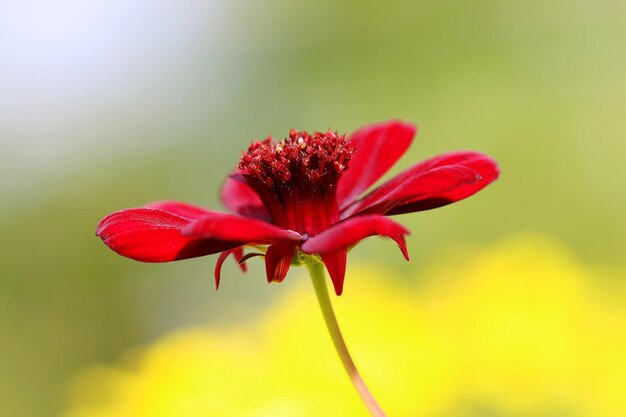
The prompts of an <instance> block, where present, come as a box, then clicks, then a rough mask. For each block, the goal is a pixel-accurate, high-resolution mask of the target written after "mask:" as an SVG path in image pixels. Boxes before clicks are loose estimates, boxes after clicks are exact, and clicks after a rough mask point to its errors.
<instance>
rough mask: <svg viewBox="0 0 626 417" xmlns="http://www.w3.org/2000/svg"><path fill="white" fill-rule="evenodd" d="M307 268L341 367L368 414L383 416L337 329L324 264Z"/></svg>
mask: <svg viewBox="0 0 626 417" xmlns="http://www.w3.org/2000/svg"><path fill="white" fill-rule="evenodd" d="M307 268H308V269H309V274H310V275H311V281H312V282H313V287H314V288H315V294H316V295H317V301H318V302H319V304H320V308H321V309H322V314H323V315H324V321H326V327H328V332H329V333H330V337H331V339H333V343H334V345H335V349H336V350H337V353H338V354H339V358H340V359H341V362H342V363H343V367H344V368H345V369H346V372H347V373H348V376H350V380H351V381H352V384H353V385H354V388H356V390H357V392H358V393H359V395H360V396H361V399H362V400H363V403H364V404H365V407H367V410H368V411H369V412H370V414H371V415H372V416H374V417H385V413H384V412H383V410H381V408H380V407H379V406H378V404H377V403H376V400H374V397H372V394H371V393H370V392H369V390H368V389H367V386H366V385H365V382H363V378H361V375H360V374H359V371H358V370H357V369H356V366H355V365H354V361H353V360H352V357H351V356H350V352H348V348H347V347H346V342H345V341H344V340H343V336H342V335H341V330H340V329H339V324H338V323H337V317H336V316H335V312H334V311H333V306H332V304H331V302H330V297H329V296H328V288H327V287H326V279H325V277H324V264H322V263H320V262H313V263H307Z"/></svg>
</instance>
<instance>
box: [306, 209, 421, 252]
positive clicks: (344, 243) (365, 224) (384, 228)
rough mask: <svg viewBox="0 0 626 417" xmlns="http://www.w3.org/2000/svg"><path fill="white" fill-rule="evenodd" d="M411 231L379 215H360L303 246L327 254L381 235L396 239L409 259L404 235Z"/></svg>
mask: <svg viewBox="0 0 626 417" xmlns="http://www.w3.org/2000/svg"><path fill="white" fill-rule="evenodd" d="M407 234H409V231H408V230H407V229H405V228H404V226H401V225H399V224H398V223H396V222H394V221H392V220H390V219H388V218H386V217H383V216H377V215H370V216H358V217H353V218H350V219H347V220H344V221H342V222H339V223H335V224H334V225H332V226H331V227H330V228H329V229H326V230H324V231H323V232H322V233H320V234H319V235H317V236H314V237H312V238H309V239H308V240H307V241H306V242H304V243H303V244H302V246H301V248H300V249H301V250H302V252H304V253H309V254H313V253H315V254H320V255H322V256H323V255H325V254H329V253H333V252H336V251H338V250H340V249H347V248H348V247H349V246H351V245H354V244H355V243H357V242H358V241H360V240H361V239H364V238H366V237H368V236H374V235H381V236H387V237H390V238H392V239H393V240H395V242H396V243H397V244H398V246H399V247H400V250H401V251H402V254H403V255H404V257H405V258H406V259H407V260H408V259H409V255H408V253H407V250H406V245H405V243H404V235H407Z"/></svg>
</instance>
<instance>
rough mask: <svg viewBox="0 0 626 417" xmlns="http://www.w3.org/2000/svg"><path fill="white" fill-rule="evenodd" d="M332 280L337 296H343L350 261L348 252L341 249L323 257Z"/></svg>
mask: <svg viewBox="0 0 626 417" xmlns="http://www.w3.org/2000/svg"><path fill="white" fill-rule="evenodd" d="M321 257H322V261H323V262H324V265H326V270H327V271H328V275H330V280H331V281H332V282H333V287H334V288H335V294H337V295H341V293H343V281H344V279H345V277H346V261H347V259H348V251H347V250H346V249H341V250H338V251H335V252H331V253H327V254H325V255H321Z"/></svg>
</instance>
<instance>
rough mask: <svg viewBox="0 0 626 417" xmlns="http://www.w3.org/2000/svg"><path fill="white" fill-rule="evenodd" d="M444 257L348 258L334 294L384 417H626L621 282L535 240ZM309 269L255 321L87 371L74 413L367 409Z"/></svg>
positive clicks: (183, 337) (160, 416)
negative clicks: (410, 260)
mask: <svg viewBox="0 0 626 417" xmlns="http://www.w3.org/2000/svg"><path fill="white" fill-rule="evenodd" d="M459 253H462V254H463V255H459ZM437 259H438V260H437V261H435V262H433V264H432V265H429V266H427V267H425V268H420V269H419V271H417V270H416V269H411V268H407V269H406V271H414V272H411V274H414V275H415V276H414V277H411V278H412V280H405V281H403V282H414V283H415V284H413V285H412V286H409V284H401V283H400V281H399V280H395V279H392V278H391V277H390V276H389V274H390V272H389V271H387V270H383V269H379V268H377V267H376V266H373V265H358V266H357V265H355V264H354V263H352V264H350V265H349V270H348V277H347V281H346V291H345V294H344V295H343V296H342V297H339V298H334V303H335V307H336V309H337V313H338V316H339V321H340V324H341V325H342V328H343V331H344V336H345V337H346V339H347V342H348V345H349V348H350V349H351V351H352V354H353V356H354V358H355V361H356V362H357V366H359V368H360V370H361V373H362V375H363V377H364V379H365V380H366V383H368V385H369V386H370V389H371V390H372V392H373V394H374V396H375V397H376V398H377V399H378V401H379V403H380V404H381V405H382V407H383V409H385V410H386V411H387V413H388V415H390V416H398V417H399V416H413V417H415V416H424V417H426V416H429V417H437V416H450V417H451V416H455V417H457V416H494V417H495V416H497V417H509V416H511V417H521V416H529V417H530V416H576V417H578V416H580V417H586V416H589V417H623V416H625V415H626V395H625V394H626V391H625V389H624V385H623V378H624V375H626V357H625V355H624V352H626V307H625V306H624V305H623V303H622V302H621V300H623V295H624V287H623V284H622V283H619V284H617V285H611V286H610V290H609V286H606V282H605V281H606V280H605V279H604V283H602V282H603V278H605V277H603V276H602V275H603V272H602V271H600V270H595V269H591V268H588V267H585V266H583V265H582V264H581V263H580V262H578V261H577V260H576V259H573V258H572V256H571V255H570V254H569V253H568V251H567V250H565V249H564V248H563V247H561V246H560V245H558V244H556V243H554V242H552V241H551V240H549V239H545V238H541V237H528V236H527V237H519V238H516V239H510V240H508V241H505V242H502V243H500V244H498V245H495V246H493V247H488V248H484V249H480V250H467V248H465V250H463V251H459V250H452V249H451V250H449V251H448V252H445V253H443V254H442V256H440V257H439V258H437ZM294 272H295V271H294ZM303 273H304V270H301V272H300V274H301V276H298V274H297V273H292V275H291V276H290V277H289V279H291V280H301V281H302V282H301V285H299V286H298V288H297V289H296V290H294V291H289V292H288V293H284V295H283V297H282V298H281V300H280V301H278V302H277V303H276V304H275V305H274V307H273V308H271V309H270V310H268V311H266V312H265V313H264V315H263V316H262V317H261V318H260V319H259V320H258V321H257V322H256V323H249V324H248V325H247V326H242V325H240V326H239V327H237V328H231V329H225V330H222V331H220V330H216V329H208V328H207V329H204V328H188V329H183V330H180V331H178V332H176V333H174V334H171V335H169V336H167V337H165V338H163V339H161V340H160V341H158V342H157V343H156V344H154V345H152V346H148V347H145V348H143V349H141V350H138V351H135V352H131V353H129V354H128V355H126V356H125V357H124V358H123V359H122V360H121V361H120V363H119V364H117V365H114V366H95V367H92V368H89V369H86V370H85V371H83V372H82V373H81V374H80V375H79V376H78V377H77V379H76V381H75V383H74V384H73V387H72V389H71V394H70V404H69V408H68V411H67V412H66V413H65V414H64V417H105V416H106V417H112V416H114V417H144V416H145V417H148V416H149V417H174V416H176V417H196V416H198V417H200V416H202V417H206V416H255V417H261V416H272V417H281V416H365V415H366V411H365V409H364V407H363V406H362V405H361V403H360V401H359V399H358V397H357V395H356V393H355V392H354V390H353V388H352V386H351V385H350V382H349V380H348V378H347V377H346V375H345V374H344V373H343V369H342V368H341V364H340V362H339V360H338V358H337V357H336V354H335V352H334V351H333V348H332V345H331V341H330V338H329V336H328V334H327V333H326V329H325V328H324V325H323V320H322V316H321V313H320V311H319V309H318V306H317V305H316V300H315V296H314V292H313V289H312V288H311V285H310V283H308V282H306V281H307V278H306V277H305V276H304V275H302V274H303ZM280 289H281V288H279V287H277V288H276V290H280Z"/></svg>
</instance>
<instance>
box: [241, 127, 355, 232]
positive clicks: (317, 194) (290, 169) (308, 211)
mask: <svg viewBox="0 0 626 417" xmlns="http://www.w3.org/2000/svg"><path fill="white" fill-rule="evenodd" d="M353 154H354V148H353V147H352V146H350V145H349V144H348V142H347V140H346V137H345V135H342V136H339V135H338V134H337V133H336V132H331V131H328V132H326V133H320V132H315V133H313V134H311V135H309V134H308V133H307V132H301V131H297V130H292V131H291V132H289V137H288V138H286V139H284V140H281V141H276V140H275V139H273V138H272V137H268V138H267V139H265V140H263V141H256V142H254V143H252V145H250V147H249V148H248V151H247V152H245V153H244V154H243V156H242V158H241V161H240V162H239V168H240V169H242V170H243V171H244V172H245V174H244V178H245V179H246V181H247V182H248V184H249V185H250V186H252V187H253V188H254V189H255V190H256V191H257V192H258V194H259V195H260V196H261V199H262V200H263V201H264V203H265V205H266V206H267V207H268V208H269V210H270V212H271V214H272V219H273V221H274V222H275V223H277V224H280V225H282V226H284V227H287V228H290V229H293V230H297V231H299V232H301V233H308V234H309V235H314V234H316V233H317V232H318V230H323V228H324V227H328V226H329V225H330V224H332V223H334V222H336V221H337V207H336V205H337V202H336V196H335V195H336V188H337V181H338V180H339V176H340V175H341V173H342V172H344V171H345V170H346V169H347V168H348V163H349V161H350V159H351V158H352V155H353Z"/></svg>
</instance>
